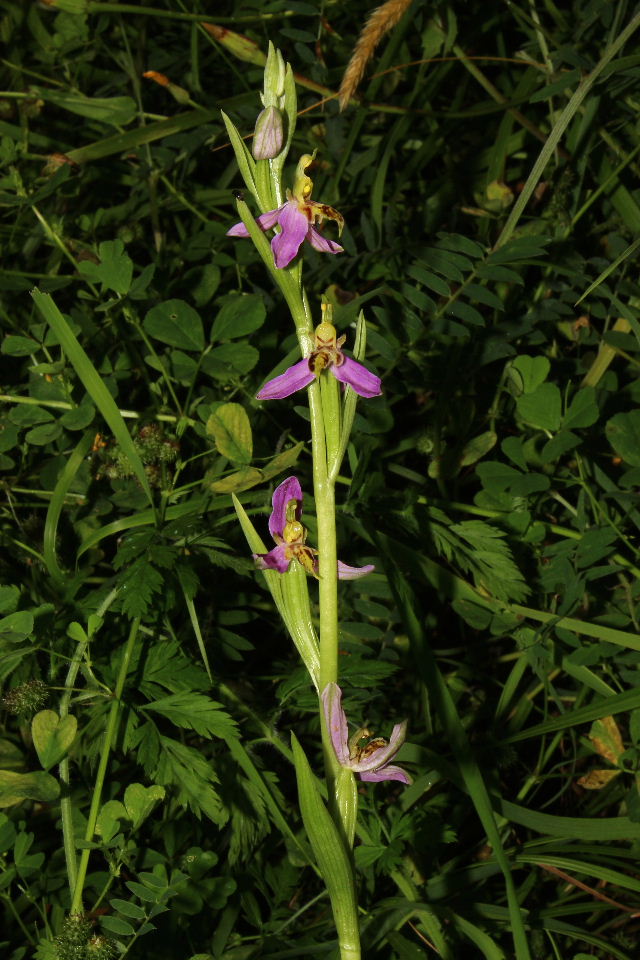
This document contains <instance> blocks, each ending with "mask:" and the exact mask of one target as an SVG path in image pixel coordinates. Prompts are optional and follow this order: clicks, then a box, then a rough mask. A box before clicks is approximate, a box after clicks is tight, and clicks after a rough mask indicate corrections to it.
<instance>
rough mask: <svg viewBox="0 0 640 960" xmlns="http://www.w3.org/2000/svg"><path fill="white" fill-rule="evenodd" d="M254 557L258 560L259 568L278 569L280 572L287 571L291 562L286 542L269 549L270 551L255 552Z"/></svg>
mask: <svg viewBox="0 0 640 960" xmlns="http://www.w3.org/2000/svg"><path fill="white" fill-rule="evenodd" d="M253 559H254V560H255V561H256V564H257V566H258V570H277V571H278V573H286V572H287V570H288V569H289V564H290V563H291V561H290V560H289V558H288V557H287V547H286V545H285V544H284V543H281V544H279V545H278V546H277V547H274V548H273V550H269V553H254V554H253Z"/></svg>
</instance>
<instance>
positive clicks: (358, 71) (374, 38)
mask: <svg viewBox="0 0 640 960" xmlns="http://www.w3.org/2000/svg"><path fill="white" fill-rule="evenodd" d="M410 3H411V0H387V2H386V3H383V4H382V6H381V7H376V9H375V10H374V11H373V13H372V14H371V15H370V16H369V19H368V20H367V22H366V23H365V25H364V29H363V31H362V33H361V34H360V36H359V37H358V42H357V43H356V46H355V49H354V51H353V53H352V54H351V59H350V60H349V63H348V65H347V69H346V70H345V72H344V77H343V78H342V83H341V84H340V92H339V94H338V98H339V100H340V109H341V110H344V108H345V107H346V106H347V104H348V103H349V101H350V100H351V98H352V96H353V94H354V93H355V92H356V90H357V89H358V84H359V83H360V81H361V80H362V77H363V74H364V71H365V69H366V66H367V64H368V62H369V60H370V59H371V57H372V56H373V51H374V50H375V48H376V47H377V46H378V43H379V42H380V40H382V38H383V37H384V35H385V33H388V32H389V30H391V29H392V28H393V27H395V25H396V23H398V21H399V20H400V18H401V17H402V14H403V13H404V12H405V10H406V9H407V7H408V6H409V4H410Z"/></svg>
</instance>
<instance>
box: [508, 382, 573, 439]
mask: <svg viewBox="0 0 640 960" xmlns="http://www.w3.org/2000/svg"><path fill="white" fill-rule="evenodd" d="M516 406H517V408H518V413H519V414H520V416H521V417H522V419H523V420H525V421H526V422H527V423H530V424H532V426H534V427H539V428H540V429H541V430H553V431H555V430H558V428H559V427H560V420H561V417H562V397H561V394H560V390H559V389H558V387H557V386H556V385H555V383H541V384H540V386H539V387H536V389H535V390H534V391H533V392H532V393H523V394H522V396H520V397H518V399H517V400H516Z"/></svg>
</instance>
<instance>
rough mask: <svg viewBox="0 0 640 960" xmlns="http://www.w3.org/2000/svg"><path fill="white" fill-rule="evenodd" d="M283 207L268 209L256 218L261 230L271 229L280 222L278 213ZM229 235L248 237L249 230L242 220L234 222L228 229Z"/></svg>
mask: <svg viewBox="0 0 640 960" xmlns="http://www.w3.org/2000/svg"><path fill="white" fill-rule="evenodd" d="M281 210H282V207H277V208H276V209H275V210H267V212H266V213H263V214H262V215H261V216H259V217H257V218H256V223H257V224H258V226H259V227H260V229H261V230H269V229H270V228H271V227H275V225H276V223H277V222H278V215H279V213H280V211H281ZM227 236H228V237H248V236H249V231H248V230H247V228H246V227H245V225H244V223H243V222H242V220H241V221H240V223H236V224H234V225H233V226H232V227H231V229H230V230H227Z"/></svg>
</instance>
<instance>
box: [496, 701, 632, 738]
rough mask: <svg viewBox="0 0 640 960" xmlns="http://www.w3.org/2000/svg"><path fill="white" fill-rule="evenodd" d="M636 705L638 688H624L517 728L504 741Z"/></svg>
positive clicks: (555, 729) (541, 732)
mask: <svg viewBox="0 0 640 960" xmlns="http://www.w3.org/2000/svg"><path fill="white" fill-rule="evenodd" d="M638 707H640V690H639V689H638V688H637V687H634V688H633V689H631V690H625V692H624V693H616V694H614V696H612V697H599V698H598V699H597V700H595V701H594V702H593V703H590V704H589V705H588V706H586V707H579V708H578V709H577V710H567V712H566V713H563V714H562V716H561V717H554V718H553V719H551V720H545V721H544V723H537V724H536V725H535V726H533V727H527V728H526V730H519V731H518V733H513V734H511V736H508V737H505V739H504V742H505V743H516V742H517V741H518V740H529V739H531V738H532V737H541V736H544V735H546V734H548V733H555V732H556V731H557V730H564V728H565V727H575V726H577V725H578V724H581V723H590V722H592V721H593V720H599V719H600V718H601V717H611V716H613V715H614V714H616V713H627V712H628V711H629V710H636V709H638Z"/></svg>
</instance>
